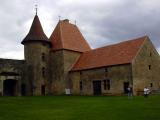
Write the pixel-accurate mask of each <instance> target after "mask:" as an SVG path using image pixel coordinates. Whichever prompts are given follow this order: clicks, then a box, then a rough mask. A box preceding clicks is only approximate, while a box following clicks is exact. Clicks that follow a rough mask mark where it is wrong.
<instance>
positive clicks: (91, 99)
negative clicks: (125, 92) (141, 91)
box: [0, 95, 160, 120]
mask: <svg viewBox="0 0 160 120" xmlns="http://www.w3.org/2000/svg"><path fill="white" fill-rule="evenodd" d="M0 120H160V96H158V95H157V96H149V98H144V97H142V96H140V97H134V98H133V99H128V98H127V97H125V96H121V97H107V96H106V97H105V96H45V97H40V96H39V97H0Z"/></svg>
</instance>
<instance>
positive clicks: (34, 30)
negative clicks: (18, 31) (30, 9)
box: [21, 14, 49, 44]
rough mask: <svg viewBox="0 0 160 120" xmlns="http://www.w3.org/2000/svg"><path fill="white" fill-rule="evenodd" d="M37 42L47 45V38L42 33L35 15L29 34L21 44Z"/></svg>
mask: <svg viewBox="0 0 160 120" xmlns="http://www.w3.org/2000/svg"><path fill="white" fill-rule="evenodd" d="M38 41H40V42H48V43H49V40H48V38H47V36H46V35H45V33H44V32H43V28H42V26H41V23H40V20H39V17H38V15H37V14H36V15H35V17H34V20H33V22H32V25H31V28H30V31H29V33H28V34H27V36H26V37H25V38H24V39H23V41H22V42H21V43H22V44H25V43H27V42H38Z"/></svg>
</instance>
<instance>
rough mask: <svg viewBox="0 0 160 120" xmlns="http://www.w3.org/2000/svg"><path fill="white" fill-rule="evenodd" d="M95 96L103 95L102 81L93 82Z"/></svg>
mask: <svg viewBox="0 0 160 120" xmlns="http://www.w3.org/2000/svg"><path fill="white" fill-rule="evenodd" d="M93 94H94V95H101V94H102V90H101V81H93Z"/></svg>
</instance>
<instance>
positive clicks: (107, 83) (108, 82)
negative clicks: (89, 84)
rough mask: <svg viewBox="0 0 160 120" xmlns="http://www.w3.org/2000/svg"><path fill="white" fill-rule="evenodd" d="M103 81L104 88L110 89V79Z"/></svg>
mask: <svg viewBox="0 0 160 120" xmlns="http://www.w3.org/2000/svg"><path fill="white" fill-rule="evenodd" d="M103 82H104V83H103V84H104V90H110V87H111V82H110V80H109V79H108V80H104V81H103Z"/></svg>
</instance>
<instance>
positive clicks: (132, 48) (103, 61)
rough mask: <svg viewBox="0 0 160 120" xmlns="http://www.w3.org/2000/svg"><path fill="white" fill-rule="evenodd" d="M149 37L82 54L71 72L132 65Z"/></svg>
mask: <svg viewBox="0 0 160 120" xmlns="http://www.w3.org/2000/svg"><path fill="white" fill-rule="evenodd" d="M147 38H148V37H147V36H144V37H141V38H137V39H134V40H129V41H125V42H121V43H118V44H114V45H109V46H105V47H102V48H98V49H94V50H91V51H87V52H84V53H82V55H81V56H80V58H79V60H78V61H77V63H76V64H75V65H74V67H73V68H72V70H71V71H76V70H85V69H92V68H99V67H104V66H111V65H120V64H127V63H131V62H132V60H133V59H134V57H135V56H136V54H137V52H138V50H139V49H140V48H141V45H142V44H143V42H144V41H145V40H146V39H147Z"/></svg>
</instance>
